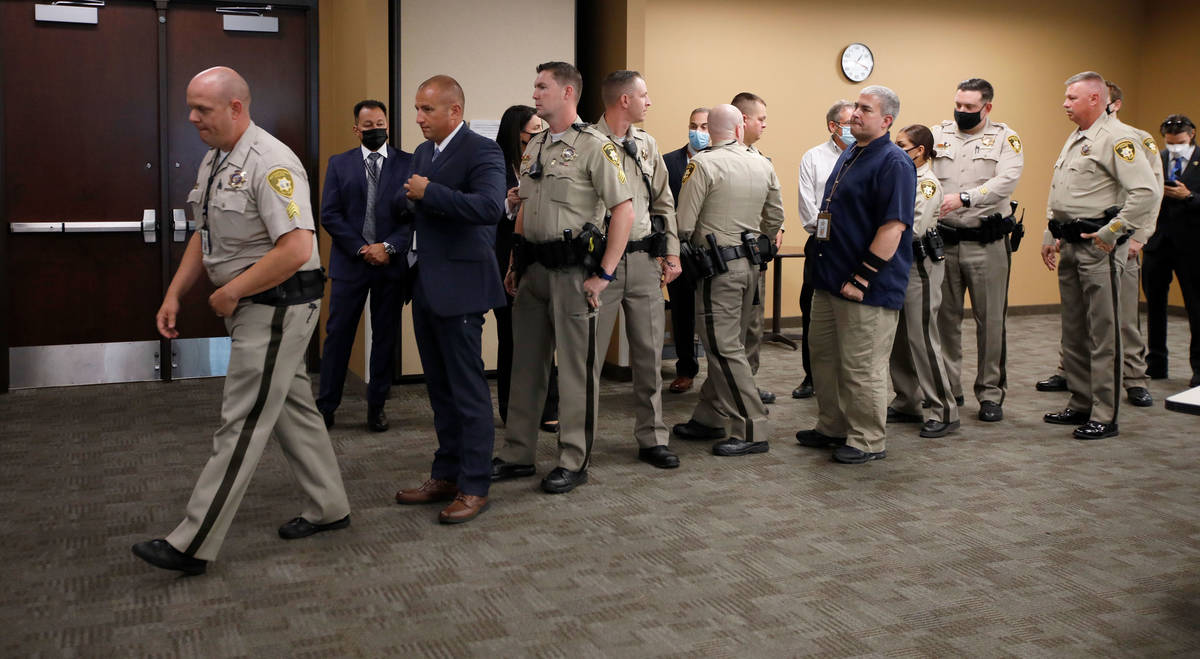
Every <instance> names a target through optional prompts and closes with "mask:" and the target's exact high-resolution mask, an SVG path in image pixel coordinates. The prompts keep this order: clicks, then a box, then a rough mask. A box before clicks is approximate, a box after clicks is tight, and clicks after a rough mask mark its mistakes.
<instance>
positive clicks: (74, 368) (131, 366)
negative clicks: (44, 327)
mask: <svg viewBox="0 0 1200 659" xmlns="http://www.w3.org/2000/svg"><path fill="white" fill-rule="evenodd" d="M158 346H159V342H158V341H125V342H117V343H76V344H71V345H59V346H27V347H20V348H9V349H8V363H9V370H8V376H9V387H10V388H12V389H32V388H35V387H67V386H75V385H81V384H105V383H110V382H147V381H152V380H158V379H159V374H158Z"/></svg>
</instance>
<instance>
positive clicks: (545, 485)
mask: <svg viewBox="0 0 1200 659" xmlns="http://www.w3.org/2000/svg"><path fill="white" fill-rule="evenodd" d="M587 481H588V477H587V471H586V470H584V471H571V470H570V469H567V468H565V467H555V468H554V470H553V471H551V472H550V473H549V474H546V477H545V478H543V479H542V489H543V490H545V491H546V492H549V493H550V494H566V493H567V492H570V491H571V490H573V489H575V488H576V487H579V486H580V485H583V484H584V483H586V482H587Z"/></svg>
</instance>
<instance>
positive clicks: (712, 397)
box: [692, 259, 770, 442]
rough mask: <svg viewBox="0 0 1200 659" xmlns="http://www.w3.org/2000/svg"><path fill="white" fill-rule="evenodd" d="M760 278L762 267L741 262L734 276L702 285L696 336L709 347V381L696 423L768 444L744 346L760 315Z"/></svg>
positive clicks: (767, 430)
mask: <svg viewBox="0 0 1200 659" xmlns="http://www.w3.org/2000/svg"><path fill="white" fill-rule="evenodd" d="M758 276H759V271H758V266H756V265H753V264H751V263H750V262H749V261H747V260H746V259H736V260H734V261H730V262H729V271H728V272H726V273H724V274H717V275H716V276H714V277H711V278H709V279H705V280H704V281H702V282H699V283H698V284H697V285H696V331H697V332H698V333H699V334H700V340H701V342H703V344H704V352H705V358H706V359H707V360H708V377H706V378H705V380H704V385H703V386H702V387H700V400H699V402H697V403H696V409H695V411H693V412H692V418H693V419H695V420H696V421H697V422H699V423H702V424H704V425H706V426H712V427H715V428H724V429H726V431H727V432H728V433H729V436H730V437H736V438H738V439H744V440H746V441H748V442H765V441H767V436H768V434H769V433H770V428H769V427H768V425H767V408H766V406H764V405H763V402H762V399H761V398H759V397H758V387H756V386H755V385H754V374H753V372H752V370H751V368H750V362H749V361H748V360H747V358H746V346H745V344H744V343H743V341H745V337H746V335H747V330H748V329H749V328H750V325H751V323H752V322H753V318H754V315H755V314H757V313H758V310H759V309H758V307H756V306H755V305H754V291H755V289H756V288H757V287H758Z"/></svg>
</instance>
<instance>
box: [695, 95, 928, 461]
mask: <svg viewBox="0 0 1200 659" xmlns="http://www.w3.org/2000/svg"><path fill="white" fill-rule="evenodd" d="M745 131H746V124H745V120H744V119H743V118H742V112H741V111H739V110H738V109H737V108H735V107H734V106H732V105H718V106H716V107H715V108H713V109H712V111H711V112H709V115H708V132H709V134H710V135H711V136H712V146H711V147H709V148H708V149H707V150H705V151H703V152H702V153H699V154H697V155H696V157H695V158H693V159H692V161H691V162H690V163H688V166H687V169H686V170H685V172H684V177H683V185H682V187H681V188H680V191H679V207H678V209H677V212H676V218H677V219H678V221H679V237H680V240H683V241H687V242H688V243H689V244H690V246H691V249H692V251H694V252H704V253H705V254H706V256H707V259H708V260H707V262H710V263H713V264H716V265H715V267H714V269H713V270H709V271H707V272H698V273H697V274H696V275H695V278H696V281H697V284H696V307H697V314H696V324H697V328H698V329H699V331H700V338H701V340H702V341H703V342H704V352H705V353H706V356H707V359H708V378H707V379H705V381H704V386H702V387H701V388H700V401H699V402H698V403H697V404H696V409H695V410H694V411H693V412H692V418H691V419H690V420H689V421H688V422H687V423H680V424H676V425H675V427H674V431H675V436H676V437H680V438H682V439H699V440H703V439H721V438H724V437H725V435H726V433H728V435H729V436H728V438H727V439H724V440H723V441H719V442H717V443H716V444H714V445H713V448H712V451H713V453H714V454H715V455H721V456H737V455H748V454H751V453H765V452H766V451H767V450H768V444H767V435H768V428H767V408H766V407H765V404H764V403H763V400H762V397H761V396H760V395H759V393H758V389H757V387H756V386H755V384H754V373H753V369H751V367H750V361H749V359H748V357H747V354H746V335H747V331H748V330H749V328H750V324H751V322H752V321H753V316H754V314H755V313H756V310H755V308H754V304H753V302H754V298H755V295H756V294H757V291H758V274H759V269H758V265H757V260H758V259H759V258H760V256H759V255H760V254H761V258H762V259H767V258H769V257H770V255H769V252H770V247H769V242H770V237H772V236H774V235H775V234H776V233H777V232H778V231H779V227H781V226H782V225H783V202H782V200H781V198H780V193H779V188H780V186H779V179H778V177H776V176H775V168H773V167H772V166H771V163H770V162H768V161H767V159H766V158H763V157H762V156H761V155H759V154H758V153H757V152H755V151H754V150H753V149H751V148H749V147H748V146H746V145H745V144H744V143H743V142H742V139H743V137H744V135H745ZM914 185H915V183H914ZM763 242H767V243H768V246H767V247H766V249H765V251H766V252H768V253H766V254H764V253H763V252H764V248H763V247H762V244H763ZM751 246H752V247H751ZM681 251H682V250H681Z"/></svg>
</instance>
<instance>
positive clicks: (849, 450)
mask: <svg viewBox="0 0 1200 659" xmlns="http://www.w3.org/2000/svg"><path fill="white" fill-rule="evenodd" d="M886 457H887V451H879V452H878V453H867V452H866V451H863V450H861V449H856V448H854V447H853V446H839V447H837V448H836V449H834V451H833V461H834V462H840V463H842V464H848V465H860V464H862V463H864V462H870V461H872V460H882V459H884V458H886Z"/></svg>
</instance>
